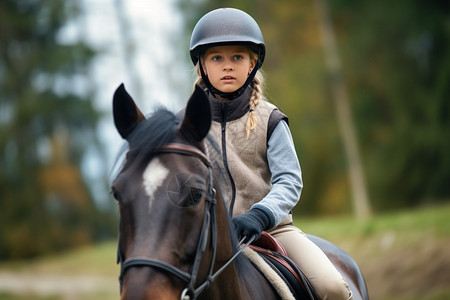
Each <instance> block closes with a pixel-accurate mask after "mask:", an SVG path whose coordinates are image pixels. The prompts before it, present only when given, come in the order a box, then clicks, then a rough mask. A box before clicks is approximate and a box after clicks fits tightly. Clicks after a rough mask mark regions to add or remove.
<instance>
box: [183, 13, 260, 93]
mask: <svg viewBox="0 0 450 300" xmlns="http://www.w3.org/2000/svg"><path fill="white" fill-rule="evenodd" d="M222 45H242V46H246V47H249V48H250V49H251V50H252V51H253V52H255V53H256V54H257V55H258V61H257V63H256V66H255V68H254V69H253V71H252V73H251V74H250V75H249V76H248V78H247V81H246V82H245V83H244V85H243V86H242V87H241V88H240V89H238V90H237V91H235V92H233V93H223V92H221V91H219V90H217V89H215V88H214V87H213V86H212V85H211V83H210V82H209V79H208V77H207V76H206V75H205V74H204V72H203V68H202V66H201V60H200V57H201V55H202V54H203V52H205V50H206V49H208V48H211V47H215V46H222ZM265 54H266V47H265V45H264V38H263V35H262V32H261V29H260V28H259V26H258V24H257V23H256V21H255V20H254V19H253V18H252V17H251V16H250V15H249V14H247V13H245V12H243V11H242V10H239V9H235V8H219V9H216V10H213V11H211V12H209V13H207V14H206V15H204V16H203V17H202V18H201V19H200V20H199V21H198V22H197V24H196V25H195V27H194V30H193V31H192V35H191V44H190V55H191V60H192V62H193V64H194V65H196V64H197V63H199V64H200V72H201V75H202V78H203V81H204V83H205V84H206V87H207V88H208V89H209V90H210V91H211V92H213V93H214V94H218V95H220V96H222V97H225V98H229V99H234V98H236V97H238V96H239V95H240V94H242V92H243V91H244V90H245V89H246V88H247V86H248V85H249V84H250V83H251V82H252V81H253V78H254V77H255V74H256V71H257V70H258V69H259V68H260V67H261V66H262V64H263V62H264V57H265Z"/></svg>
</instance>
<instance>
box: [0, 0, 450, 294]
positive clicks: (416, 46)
mask: <svg viewBox="0 0 450 300" xmlns="http://www.w3.org/2000/svg"><path fill="white" fill-rule="evenodd" d="M218 7H236V8H240V9H242V10H244V11H246V12H248V13H249V14H250V15H252V16H253V17H254V18H255V20H256V21H257V22H258V23H259V25H260V27H261V29H262V31H263V34H264V38H265V42H266V48H267V55H266V60H265V63H264V66H263V70H264V71H265V73H266V75H267V88H266V96H267V98H268V99H269V100H270V101H271V102H273V103H274V104H276V105H277V106H278V107H279V108H280V109H281V110H282V111H283V112H285V113H286V114H287V115H288V117H289V120H290V128H291V131H292V134H293V137H294V142H295V145H296V149H297V153H298V156H299V159H300V163H301V166H302V171H303V179H304V190H303V193H302V198H301V200H300V202H299V205H297V207H296V208H295V212H294V213H295V222H296V224H297V225H298V226H299V227H300V228H302V229H303V230H304V231H306V232H312V233H314V234H317V235H321V236H323V237H325V238H328V239H330V240H331V241H333V242H335V243H337V244H338V245H339V246H341V247H343V248H344V249H345V250H346V251H348V252H349V253H350V254H351V255H352V256H354V257H355V259H356V260H357V262H358V263H359V264H360V265H361V267H362V269H363V273H365V275H366V280H367V281H368V283H369V291H370V293H371V296H372V299H449V298H450V290H449V288H448V287H447V286H448V282H450V259H449V258H448V257H447V255H448V253H450V221H449V220H450V218H449V217H448V216H449V215H450V182H449V181H450V154H449V153H450V3H449V2H448V1H443V0H442V1H439V0H436V1H387V0H378V1H369V0H360V1H347V0H329V1H327V0H282V1H269V0H260V1H256V0H239V1H217V0H213V1H206V0H165V1H151V0H127V1H126V0H78V1H75V0H40V1H39V0H2V1H1V2H0V195H1V199H0V299H110V298H113V299H114V298H118V283H117V280H116V277H117V275H118V273H117V272H118V269H117V268H116V266H115V248H114V247H115V246H114V243H115V241H116V237H117V223H118V212H117V207H116V203H115V202H114V201H113V200H112V197H111V196H110V194H109V184H110V179H111V178H110V177H111V173H112V168H113V165H114V162H115V161H116V159H117V157H116V156H117V154H118V152H119V150H120V148H121V147H122V145H123V142H122V140H121V139H120V137H119V135H118V134H117V133H116V131H115V128H114V124H113V121H112V116H111V113H112V112H111V101H112V95H113V93H114V90H115V88H116V87H117V86H118V85H119V84H120V83H124V84H125V86H126V87H127V89H128V91H129V92H130V94H131V95H132V96H133V97H134V99H135V101H136V102H137V103H138V105H139V106H140V107H141V109H142V110H143V111H144V112H145V113H150V112H151V111H152V109H153V108H154V107H155V106H158V105H161V104H162V105H165V106H167V107H168V108H169V109H171V110H173V111H178V110H179V109H181V108H182V107H183V106H184V105H185V103H186V100H187V99H188V97H189V95H190V93H191V91H192V84H193V81H194V78H195V76H194V71H193V66H192V65H191V62H190V59H189V54H188V49H189V39H190V33H191V31H192V29H193V27H194V25H195V23H196V22H197V21H198V19H199V18H200V17H201V16H202V15H204V14H205V13H206V12H208V11H210V10H212V9H215V8H218ZM83 265H84V266H85V267H84V268H81V266H83ZM86 265H89V267H87V268H86ZM111 278H112V279H111ZM52 282H53V285H52Z"/></svg>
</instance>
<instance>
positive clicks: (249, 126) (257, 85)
mask: <svg viewBox="0 0 450 300" xmlns="http://www.w3.org/2000/svg"><path fill="white" fill-rule="evenodd" d="M262 83H263V76H262V74H261V72H260V71H258V72H257V73H256V76H255V78H254V79H253V82H252V84H251V86H252V88H253V89H252V94H251V95H250V102H249V106H250V112H249V113H248V117H247V121H246V122H245V131H246V132H247V139H248V137H249V136H250V131H251V130H253V129H255V128H256V125H257V124H258V116H256V114H255V113H254V110H255V108H256V106H258V104H259V100H260V99H261V98H262Z"/></svg>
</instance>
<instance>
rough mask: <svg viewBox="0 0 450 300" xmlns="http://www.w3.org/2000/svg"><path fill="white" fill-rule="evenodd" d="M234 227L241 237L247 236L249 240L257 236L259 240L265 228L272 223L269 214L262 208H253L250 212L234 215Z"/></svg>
mask: <svg viewBox="0 0 450 300" xmlns="http://www.w3.org/2000/svg"><path fill="white" fill-rule="evenodd" d="M232 221H233V224H234V228H235V229H236V233H237V235H238V237H239V239H241V238H242V237H247V240H248V239H250V238H251V237H252V236H255V240H257V239H258V238H259V237H260V236H261V232H262V231H263V230H266V229H268V227H269V225H270V218H269V216H268V215H267V214H266V213H265V212H264V211H263V210H261V209H258V208H253V209H252V210H250V211H249V212H248V213H245V214H242V215H239V216H235V217H233V220H232Z"/></svg>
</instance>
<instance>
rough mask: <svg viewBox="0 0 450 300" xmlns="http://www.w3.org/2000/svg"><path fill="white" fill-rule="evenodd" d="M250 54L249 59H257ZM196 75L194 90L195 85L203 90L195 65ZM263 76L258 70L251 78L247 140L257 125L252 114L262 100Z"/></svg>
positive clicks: (197, 67) (198, 67) (199, 74)
mask: <svg viewBox="0 0 450 300" xmlns="http://www.w3.org/2000/svg"><path fill="white" fill-rule="evenodd" d="M249 52H250V59H255V60H256V59H257V58H258V56H257V55H256V53H254V52H253V51H251V50H249ZM196 73H197V79H196V80H195V82H194V88H195V86H196V85H198V86H200V87H201V88H203V89H205V88H206V85H205V84H204V82H203V78H202V76H201V73H200V65H199V64H198V63H197V65H196ZM264 79H265V78H264V74H263V72H262V71H261V69H258V71H257V72H256V75H255V77H254V78H253V81H252V82H251V83H250V87H251V88H252V93H251V95H250V101H249V106H250V111H249V113H248V117H247V121H246V122H245V131H246V134H247V139H248V138H249V136H250V132H251V131H252V130H254V129H255V128H256V125H257V124H258V116H257V115H256V114H255V113H254V110H255V108H256V107H257V106H258V104H259V101H260V100H261V99H263V98H264V94H263V90H264Z"/></svg>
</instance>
